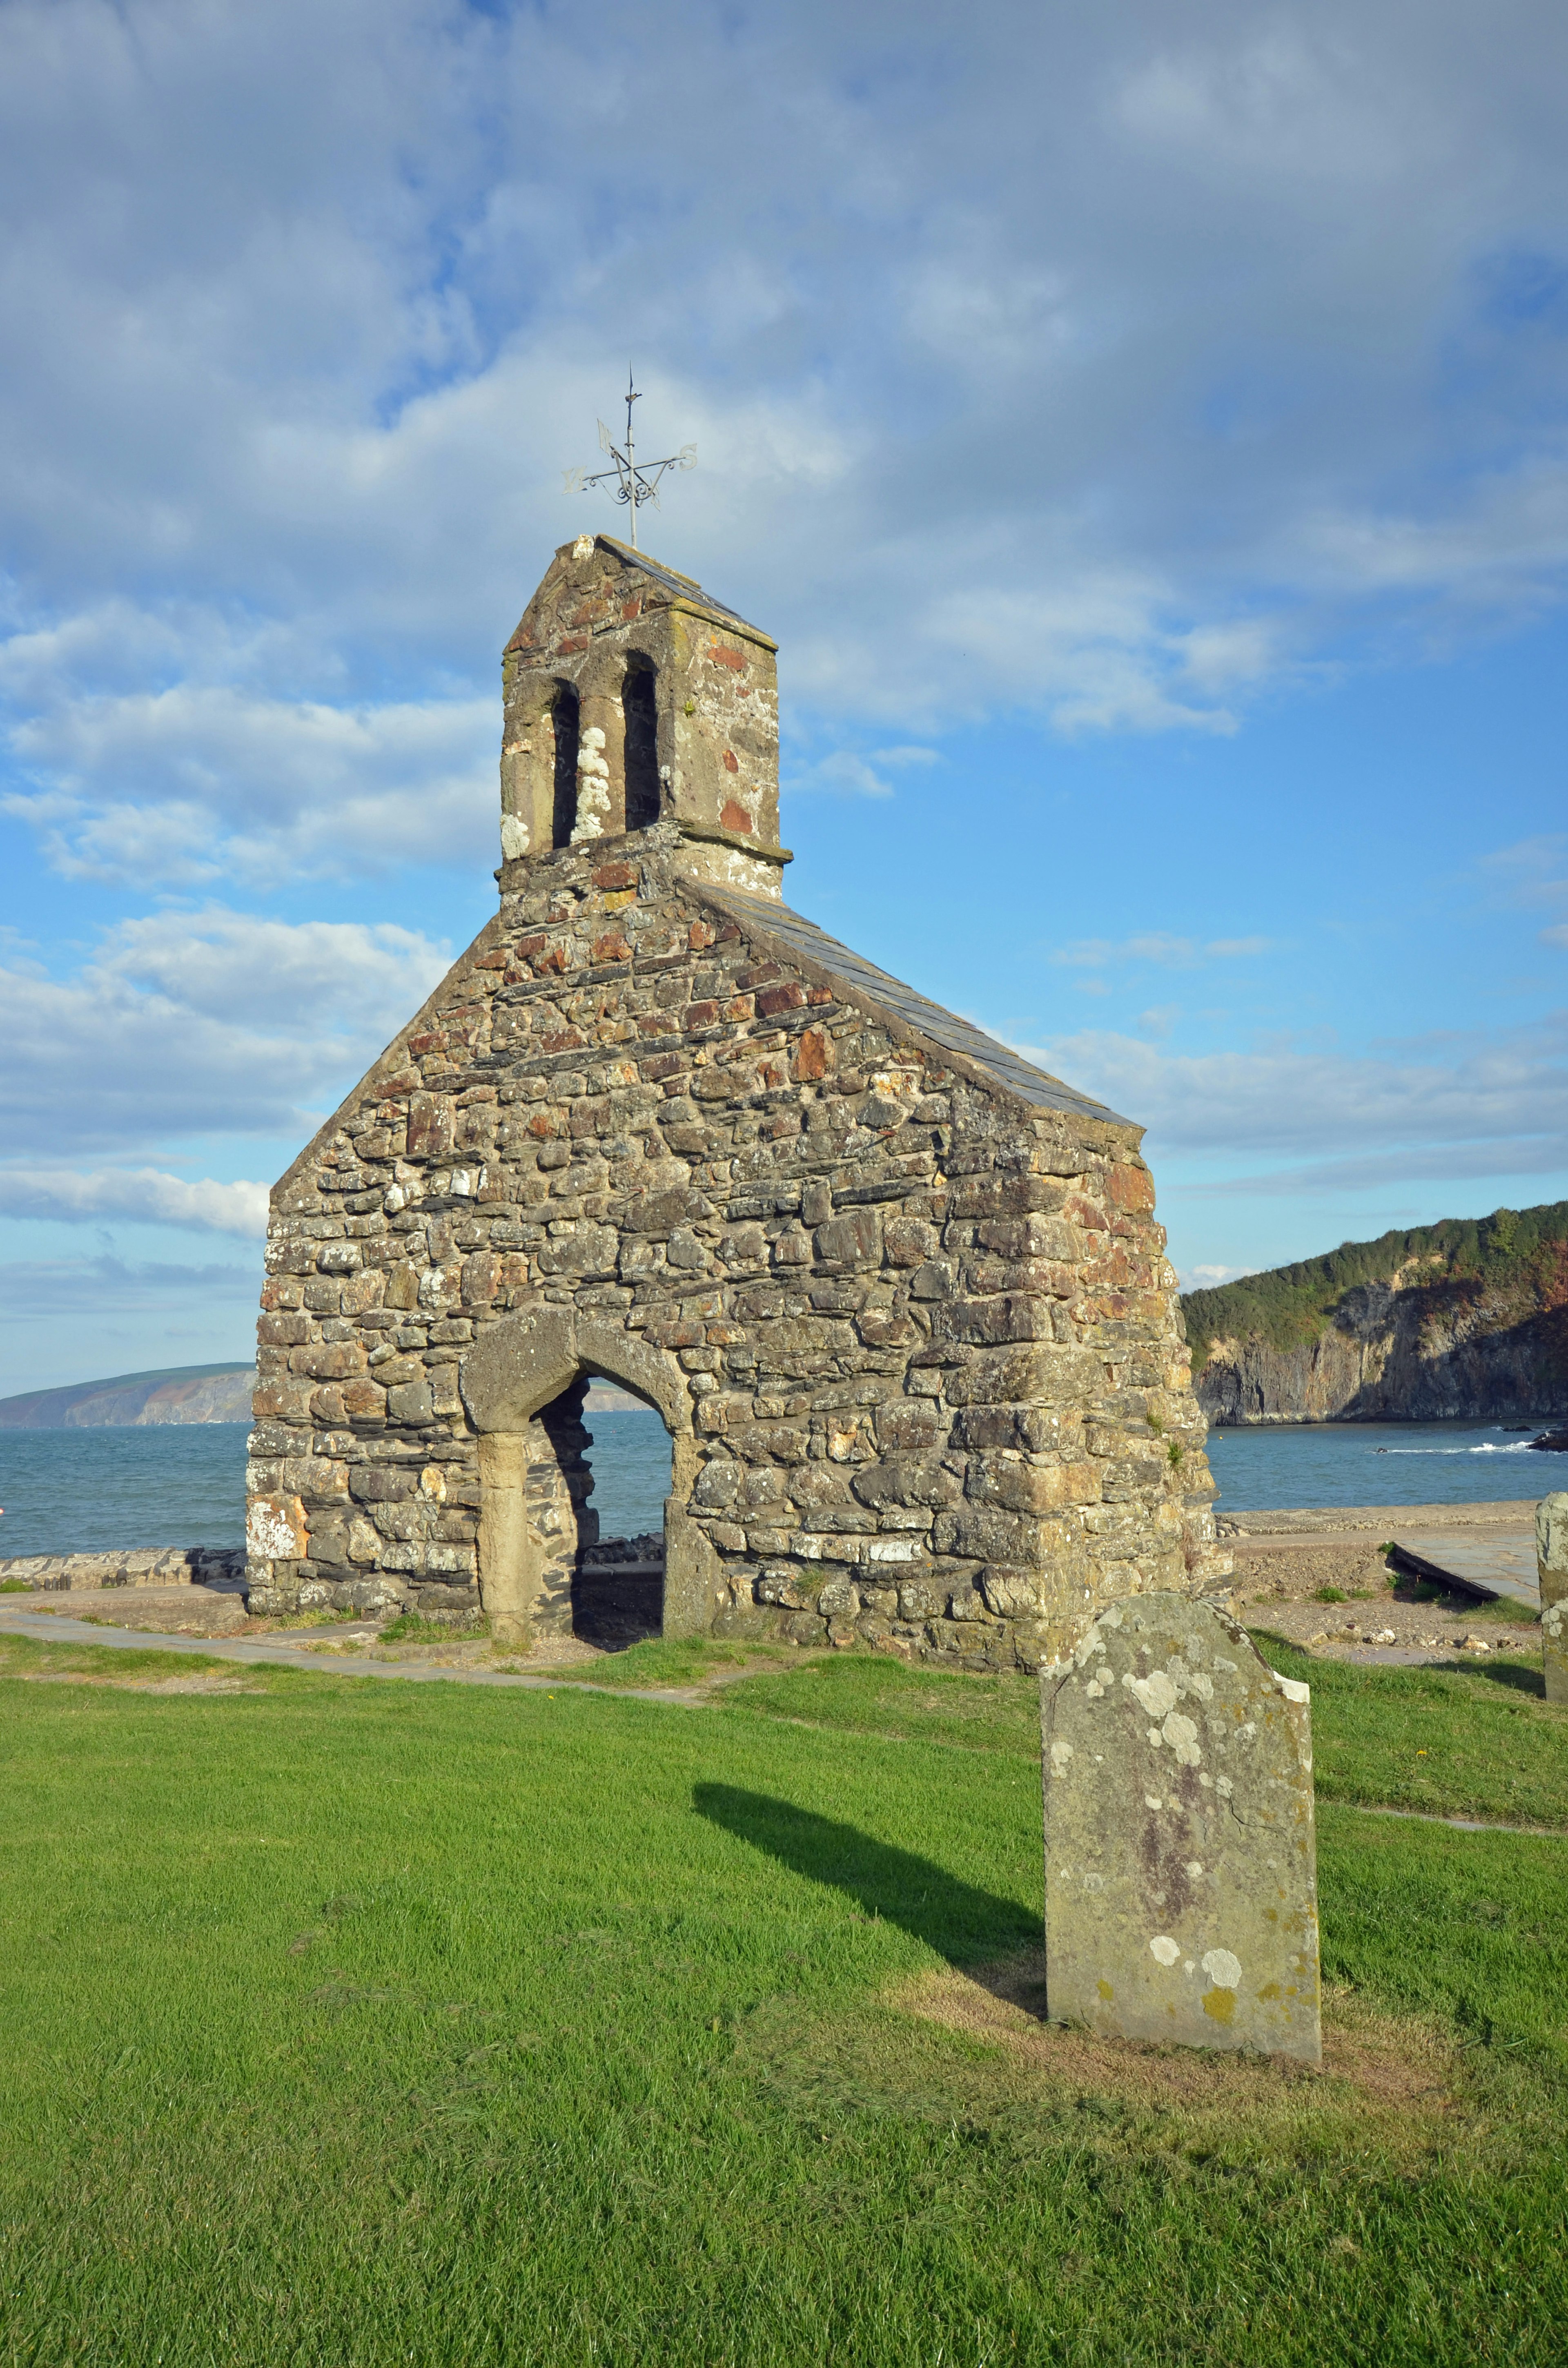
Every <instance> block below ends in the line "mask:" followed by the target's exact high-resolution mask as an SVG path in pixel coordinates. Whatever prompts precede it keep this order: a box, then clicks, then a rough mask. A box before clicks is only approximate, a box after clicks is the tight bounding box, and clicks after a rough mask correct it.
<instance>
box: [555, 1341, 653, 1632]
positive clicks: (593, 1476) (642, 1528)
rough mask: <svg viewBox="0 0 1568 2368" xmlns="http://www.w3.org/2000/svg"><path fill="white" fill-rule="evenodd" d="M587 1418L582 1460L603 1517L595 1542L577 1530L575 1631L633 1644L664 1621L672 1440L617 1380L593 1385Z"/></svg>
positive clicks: (596, 1525)
mask: <svg viewBox="0 0 1568 2368" xmlns="http://www.w3.org/2000/svg"><path fill="white" fill-rule="evenodd" d="M585 1419H586V1421H587V1423H588V1424H589V1426H591V1428H590V1429H589V1431H588V1435H587V1439H586V1441H585V1447H584V1449H583V1451H582V1461H583V1465H584V1467H585V1471H586V1474H587V1475H588V1490H589V1492H591V1494H592V1496H593V1498H594V1505H595V1513H596V1515H597V1519H595V1520H593V1524H592V1526H593V1536H592V1539H591V1541H590V1540H589V1537H588V1535H587V1525H586V1524H583V1525H582V1526H581V1527H580V1528H579V1537H580V1538H581V1539H582V1544H581V1546H580V1549H579V1558H578V1564H577V1576H576V1578H575V1580H574V1584H573V1588H572V1630H573V1634H574V1635H577V1636H581V1637H583V1638H584V1639H585V1641H586V1642H588V1643H590V1644H595V1645H606V1646H610V1647H613V1646H615V1645H630V1644H635V1643H636V1641H637V1639H638V1638H639V1637H640V1636H657V1635H658V1634H660V1632H661V1630H662V1627H663V1624H664V1611H665V1497H667V1496H668V1495H669V1491H670V1463H671V1452H670V1437H669V1433H668V1431H667V1430H666V1429H665V1426H664V1423H663V1421H662V1420H661V1418H660V1417H659V1416H658V1415H656V1414H655V1413H654V1411H653V1407H652V1406H643V1405H642V1404H641V1403H640V1401H639V1400H638V1399H636V1398H634V1397H632V1396H631V1395H630V1394H629V1393H627V1392H626V1391H624V1390H620V1389H618V1388H617V1387H616V1386H615V1385H614V1384H613V1383H605V1382H597V1381H596V1382H595V1383H594V1384H593V1391H592V1395H591V1397H590V1399H589V1402H588V1405H587V1406H586V1408H585Z"/></svg>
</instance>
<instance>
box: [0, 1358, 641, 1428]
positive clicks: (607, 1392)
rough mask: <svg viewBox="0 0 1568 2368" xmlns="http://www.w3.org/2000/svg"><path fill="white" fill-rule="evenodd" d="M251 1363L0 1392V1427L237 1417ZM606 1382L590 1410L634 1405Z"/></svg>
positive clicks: (247, 1405) (251, 1380)
mask: <svg viewBox="0 0 1568 2368" xmlns="http://www.w3.org/2000/svg"><path fill="white" fill-rule="evenodd" d="M255 1388H256V1367H255V1366H254V1365H171V1366H166V1367H165V1368H164V1369H163V1370H162V1371H161V1372H154V1373H116V1374H114V1375H113V1376H112V1377H111V1378H110V1379H109V1380H108V1381H102V1382H73V1383H69V1384H68V1385H67V1386H66V1387H65V1388H63V1389H54V1390H28V1391H25V1392H24V1393H23V1394H22V1395H20V1396H19V1397H10V1398H0V1430H98V1429H107V1428H120V1427H127V1426H134V1427H136V1428H138V1429H140V1428H142V1427H143V1426H145V1425H147V1424H150V1423H166V1422H182V1423H189V1422H244V1423H248V1422H249V1421H250V1418H251V1394H252V1392H253V1391H254V1390H255ZM641 1405H642V1400H641V1399H639V1398H634V1397H631V1396H630V1395H628V1393H627V1392H626V1391H625V1390H621V1389H617V1388H616V1386H615V1385H614V1383H610V1382H596V1383H594V1385H593V1387H592V1388H591V1389H590V1391H589V1392H588V1399H587V1410H588V1412H589V1413H590V1414H617V1413H623V1412H627V1411H633V1410H636V1409H637V1408H639V1407H640V1406H641Z"/></svg>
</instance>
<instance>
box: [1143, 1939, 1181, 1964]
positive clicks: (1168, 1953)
mask: <svg viewBox="0 0 1568 2368" xmlns="http://www.w3.org/2000/svg"><path fill="white" fill-rule="evenodd" d="M1149 1954H1150V1955H1151V1956H1152V1957H1153V1960H1154V1962H1155V1964H1159V1965H1174V1964H1176V1959H1177V1958H1178V1957H1179V1956H1180V1954H1181V1950H1180V1948H1179V1946H1178V1945H1177V1943H1176V1941H1173V1940H1172V1939H1171V1937H1170V1935H1169V1933H1168V1932H1157V1933H1156V1934H1155V1936H1154V1938H1153V1940H1152V1941H1150V1943H1149Z"/></svg>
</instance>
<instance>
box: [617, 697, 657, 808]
mask: <svg viewBox="0 0 1568 2368" xmlns="http://www.w3.org/2000/svg"><path fill="white" fill-rule="evenodd" d="M620 707H621V713H622V714H623V715H624V716H625V718H626V827H627V829H628V830H646V829H647V828H648V826H649V825H650V823H655V822H657V821H658V819H659V748H658V724H657V718H656V714H655V710H654V703H653V667H652V666H650V665H649V664H648V662H647V660H646V659H645V658H644V659H638V658H633V659H632V660H631V664H630V665H629V666H628V667H627V669H626V680H625V683H624V684H623V685H622V687H621V693H620Z"/></svg>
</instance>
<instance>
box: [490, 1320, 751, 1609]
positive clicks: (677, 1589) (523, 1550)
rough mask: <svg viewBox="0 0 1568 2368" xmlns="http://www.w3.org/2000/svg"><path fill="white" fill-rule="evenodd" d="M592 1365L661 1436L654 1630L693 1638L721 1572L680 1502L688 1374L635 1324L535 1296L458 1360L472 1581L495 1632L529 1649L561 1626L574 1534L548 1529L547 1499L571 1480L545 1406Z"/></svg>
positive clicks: (556, 1500)
mask: <svg viewBox="0 0 1568 2368" xmlns="http://www.w3.org/2000/svg"><path fill="white" fill-rule="evenodd" d="M594 1374H597V1375H600V1376H602V1377H603V1379H605V1380H606V1381H610V1382H614V1383H618V1384H619V1387H620V1388H622V1389H625V1390H630V1391H631V1394H632V1395H633V1396H634V1397H639V1398H641V1399H642V1402H643V1404H644V1405H646V1406H652V1407H653V1411H654V1412H655V1413H656V1414H657V1415H658V1416H659V1417H660V1418H661V1419H662V1421H663V1422H664V1425H665V1429H666V1430H667V1431H668V1432H669V1434H670V1440H671V1443H672V1449H673V1456H672V1468H671V1474H670V1494H669V1496H668V1497H666V1499H665V1601H664V1621H663V1631H664V1634H665V1635H666V1636H690V1635H702V1634H706V1632H707V1630H708V1628H709V1625H710V1622H711V1619H712V1615H713V1606H714V1590H715V1587H716V1585H717V1583H718V1580H719V1577H720V1573H719V1568H718V1558H717V1556H716V1555H715V1554H714V1552H713V1549H712V1547H711V1546H710V1543H709V1542H708V1539H707V1537H706V1536H705V1534H704V1532H703V1531H702V1529H701V1527H700V1526H699V1524H698V1523H697V1522H695V1521H694V1520H692V1519H691V1517H690V1513H689V1509H688V1508H689V1504H690V1497H691V1490H692V1487H693V1485H694V1484H695V1481H696V1478H697V1474H698V1472H699V1469H700V1468H701V1462H702V1457H701V1451H700V1448H699V1443H698V1440H697V1439H696V1436H695V1434H694V1432H693V1429H692V1399H691V1392H690V1389H689V1387H688V1385H687V1376H686V1374H685V1373H684V1372H682V1370H681V1368H680V1366H679V1364H678V1363H677V1362H676V1359H675V1358H674V1357H672V1356H669V1355H667V1354H666V1353H665V1351H664V1350H663V1349H655V1348H654V1347H653V1345H652V1343H651V1342H649V1341H647V1340H645V1339H642V1338H640V1337H639V1335H637V1334H636V1333H631V1332H627V1331H626V1330H624V1329H623V1327H622V1326H619V1325H618V1324H615V1323H612V1322H608V1321H606V1320H605V1319H604V1318H603V1317H601V1316H597V1315H590V1314H586V1313H585V1314H579V1313H578V1312H577V1311H576V1310H575V1309H574V1308H572V1307H569V1306H562V1305H560V1304H555V1303H552V1302H549V1301H544V1300H540V1301H538V1302H536V1303H535V1304H533V1305H531V1306H526V1307H521V1308H516V1309H514V1310H513V1312H512V1313H511V1314H510V1315H505V1316H502V1317H501V1318H500V1319H499V1320H498V1321H497V1322H495V1323H494V1324H491V1325H488V1326H486V1327H485V1329H484V1331H483V1333H482V1335H481V1336H480V1338H479V1339H478V1340H476V1341H475V1343H474V1345H473V1347H472V1349H470V1350H469V1352H468V1354H467V1355H466V1356H465V1357H464V1358H463V1359H462V1360H461V1362H460V1366H459V1387H460V1393H461V1396H462V1401H463V1406H464V1409H465V1411H466V1413H467V1415H468V1418H469V1421H470V1423H471V1424H472V1428H473V1429H474V1431H475V1432H476V1434H477V1436H478V1441H479V1485H480V1509H479V1587H480V1597H481V1600H482V1602H483V1606H484V1610H485V1612H486V1613H487V1615H488V1616H489V1619H490V1622H491V1625H492V1630H493V1633H494V1634H496V1635H497V1636H499V1637H502V1638H503V1639H505V1640H506V1641H507V1642H512V1643H517V1644H519V1645H524V1646H528V1645H532V1644H533V1643H534V1642H535V1641H536V1639H537V1637H538V1636H539V1635H540V1634H549V1633H551V1630H552V1629H560V1630H563V1631H565V1632H569V1630H570V1625H571V1621H570V1610H569V1604H568V1603H567V1600H566V1597H565V1596H564V1595H563V1591H562V1584H561V1577H560V1574H561V1568H562V1564H561V1559H560V1557H561V1554H562V1550H564V1551H567V1552H570V1551H572V1548H573V1542H572V1541H564V1542H562V1541H561V1540H560V1539H558V1538H553V1537H552V1532H551V1521H552V1520H553V1521H554V1525H555V1529H556V1530H557V1531H558V1530H559V1528H560V1524H561V1515H560V1512H559V1509H557V1510H556V1511H555V1512H553V1513H552V1511H551V1507H552V1505H553V1506H555V1507H556V1508H560V1507H562V1506H563V1505H564V1503H565V1500H566V1497H567V1494H568V1489H567V1483H566V1481H565V1479H564V1478H558V1477H557V1474H556V1471H555V1466H556V1463H557V1452H556V1448H555V1444H554V1442H553V1440H552V1438H551V1420H550V1410H551V1408H552V1407H554V1406H556V1405H557V1404H558V1402H559V1401H560V1400H562V1397H563V1396H564V1395H565V1394H566V1393H567V1392H568V1391H570V1390H571V1389H572V1388H573V1387H574V1383H578V1382H580V1381H581V1380H582V1379H583V1378H584V1377H585V1375H594ZM552 1554H553V1555H554V1557H555V1559H554V1560H553V1561H552ZM563 1607H564V1617H563V1616H562V1614H563Z"/></svg>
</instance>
